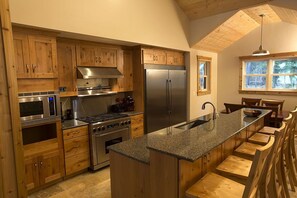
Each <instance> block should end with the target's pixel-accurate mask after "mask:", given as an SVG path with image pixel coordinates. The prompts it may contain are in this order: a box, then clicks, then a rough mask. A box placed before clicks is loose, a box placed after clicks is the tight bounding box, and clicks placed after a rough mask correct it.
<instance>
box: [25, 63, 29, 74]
mask: <svg viewBox="0 0 297 198" xmlns="http://www.w3.org/2000/svg"><path fill="white" fill-rule="evenodd" d="M26 70H27V73H29V65H28V64H26Z"/></svg>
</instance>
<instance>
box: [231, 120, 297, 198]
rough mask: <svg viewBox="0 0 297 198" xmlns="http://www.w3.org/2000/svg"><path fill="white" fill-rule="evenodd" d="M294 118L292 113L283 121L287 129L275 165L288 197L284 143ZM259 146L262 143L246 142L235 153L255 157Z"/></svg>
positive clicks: (280, 182)
mask: <svg viewBox="0 0 297 198" xmlns="http://www.w3.org/2000/svg"><path fill="white" fill-rule="evenodd" d="M292 118H293V116H292V115H291V114H290V115H289V116H288V117H287V118H285V119H284V121H283V123H285V130H284V134H283V139H282V140H281V142H280V145H281V148H280V150H278V152H279V153H280V154H279V155H277V156H276V167H275V173H276V174H277V177H278V182H279V185H280V186H283V189H284V191H285V194H286V197H289V189H288V185H287V182H286V175H285V171H284V169H283V167H284V157H283V145H284V142H285V138H286V136H287V135H288V134H289V126H290V124H291V122H292ZM259 147H261V145H259V144H254V143H250V142H244V143H242V144H241V145H240V146H239V147H238V148H237V149H235V151H234V155H236V156H240V157H243V158H246V159H253V157H254V155H255V151H256V150H257V149H258V148H259ZM289 177H290V176H289Z"/></svg>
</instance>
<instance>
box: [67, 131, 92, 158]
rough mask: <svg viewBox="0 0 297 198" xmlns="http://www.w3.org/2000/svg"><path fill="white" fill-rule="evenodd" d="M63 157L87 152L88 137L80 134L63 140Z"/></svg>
mask: <svg viewBox="0 0 297 198" xmlns="http://www.w3.org/2000/svg"><path fill="white" fill-rule="evenodd" d="M64 152H65V158H68V157H72V156H74V155H77V154H80V153H86V152H89V137H88V136H86V135H85V136H80V137H77V138H72V139H69V140H64Z"/></svg>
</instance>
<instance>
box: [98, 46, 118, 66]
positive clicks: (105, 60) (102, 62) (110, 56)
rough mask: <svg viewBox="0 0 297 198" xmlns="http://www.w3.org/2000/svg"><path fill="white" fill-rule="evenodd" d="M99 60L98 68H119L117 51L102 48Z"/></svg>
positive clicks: (99, 50) (99, 51)
mask: <svg viewBox="0 0 297 198" xmlns="http://www.w3.org/2000/svg"><path fill="white" fill-rule="evenodd" d="M98 53H99V55H98V57H99V60H98V62H97V65H98V66H102V67H117V50H116V49H108V48H100V49H98Z"/></svg>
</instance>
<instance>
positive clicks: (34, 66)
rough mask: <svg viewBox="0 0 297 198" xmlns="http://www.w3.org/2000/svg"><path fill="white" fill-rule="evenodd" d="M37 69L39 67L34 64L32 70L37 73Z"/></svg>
mask: <svg viewBox="0 0 297 198" xmlns="http://www.w3.org/2000/svg"><path fill="white" fill-rule="evenodd" d="M36 68H37V65H34V64H32V70H33V73H35V69H36Z"/></svg>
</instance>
